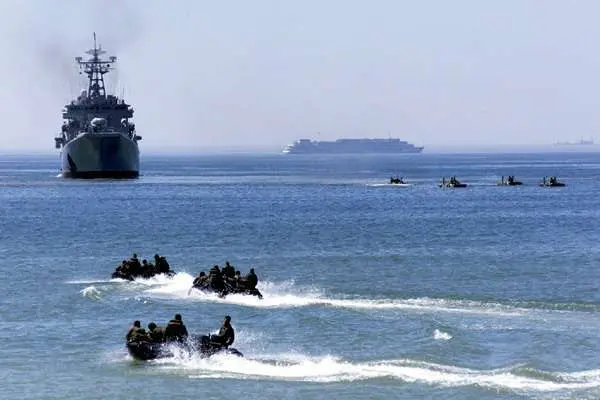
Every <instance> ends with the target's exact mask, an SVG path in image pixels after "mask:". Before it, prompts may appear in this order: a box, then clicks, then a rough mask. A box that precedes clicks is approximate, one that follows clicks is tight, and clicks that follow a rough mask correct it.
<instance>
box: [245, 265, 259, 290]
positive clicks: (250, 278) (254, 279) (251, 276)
mask: <svg viewBox="0 0 600 400" xmlns="http://www.w3.org/2000/svg"><path fill="white" fill-rule="evenodd" d="M246 281H247V282H248V286H249V287H250V289H255V288H256V285H257V284H258V276H256V274H255V273H254V268H250V272H248V275H246Z"/></svg>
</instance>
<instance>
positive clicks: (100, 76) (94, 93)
mask: <svg viewBox="0 0 600 400" xmlns="http://www.w3.org/2000/svg"><path fill="white" fill-rule="evenodd" d="M85 53H86V54H89V55H91V56H92V57H90V58H89V59H88V60H87V61H84V60H83V58H82V57H75V61H76V62H77V64H79V69H80V71H79V73H80V74H81V73H83V72H85V73H86V75H87V76H88V98H90V99H92V100H93V99H96V98H103V99H104V98H106V91H105V89H104V74H106V73H108V72H109V71H110V70H112V64H113V63H114V62H116V61H117V57H114V56H111V57H109V58H108V59H107V60H103V59H102V58H100V55H102V54H105V53H106V51H104V50H102V46H98V45H97V44H96V32H94V48H93V49H90V50H88V51H86V52H85Z"/></svg>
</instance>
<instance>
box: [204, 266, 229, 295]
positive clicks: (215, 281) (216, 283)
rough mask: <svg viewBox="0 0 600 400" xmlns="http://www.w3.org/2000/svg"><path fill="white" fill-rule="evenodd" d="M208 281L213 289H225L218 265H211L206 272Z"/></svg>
mask: <svg viewBox="0 0 600 400" xmlns="http://www.w3.org/2000/svg"><path fill="white" fill-rule="evenodd" d="M208 281H209V282H210V287H211V288H212V289H214V290H217V291H222V290H224V289H225V283H224V282H223V276H222V275H221V271H220V270H219V266H218V265H215V266H213V267H212V268H211V269H210V271H209V272H208Z"/></svg>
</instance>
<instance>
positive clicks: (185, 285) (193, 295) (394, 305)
mask: <svg viewBox="0 0 600 400" xmlns="http://www.w3.org/2000/svg"><path fill="white" fill-rule="evenodd" d="M193 281H194V278H193V277H192V276H191V275H190V274H188V273H185V272H180V273H178V274H176V275H175V276H174V277H172V278H166V277H163V276H161V277H155V278H151V279H148V280H141V281H140V280H136V281H135V282H136V283H140V284H143V285H147V286H151V287H150V288H149V289H147V290H146V291H145V292H144V293H147V294H149V295H151V296H156V297H166V298H178V299H187V300H192V301H210V302H217V303H226V304H237V305H243V306H248V307H258V308H292V307H307V306H330V307H339V308H349V309H364V310H412V311H417V312H453V313H462V314H490V315H495V316H519V315H522V314H524V313H527V312H528V310H525V309H517V308H514V307H508V306H502V305H499V304H487V303H480V302H471V301H461V300H444V299H428V298H421V299H403V300H393V299H379V300H373V299H332V298H328V297H326V296H325V294H324V293H322V292H321V291H319V290H317V289H315V288H311V287H305V288H302V287H296V286H295V285H294V282H293V281H286V282H280V283H275V282H264V281H263V282H259V284H258V289H259V290H260V291H261V292H262V294H263V296H264V298H263V299H259V298H257V297H255V296H247V295H242V294H233V295H227V296H226V297H225V298H219V297H218V296H217V295H216V294H214V293H204V292H201V291H199V290H195V289H193V290H190V288H191V287H192V283H193Z"/></svg>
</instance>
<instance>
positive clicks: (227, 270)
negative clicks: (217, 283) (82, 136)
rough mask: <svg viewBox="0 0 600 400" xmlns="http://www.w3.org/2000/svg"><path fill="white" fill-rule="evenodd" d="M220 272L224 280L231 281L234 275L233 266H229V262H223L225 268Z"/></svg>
mask: <svg viewBox="0 0 600 400" xmlns="http://www.w3.org/2000/svg"><path fill="white" fill-rule="evenodd" d="M221 272H222V273H223V275H225V277H226V278H229V279H233V277H234V275H235V268H233V266H232V265H231V264H229V261H225V266H224V267H223V269H222V270H221Z"/></svg>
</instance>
